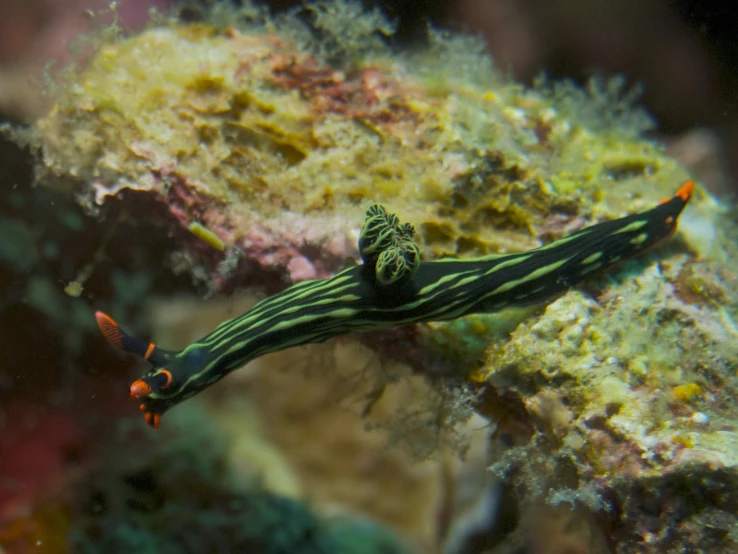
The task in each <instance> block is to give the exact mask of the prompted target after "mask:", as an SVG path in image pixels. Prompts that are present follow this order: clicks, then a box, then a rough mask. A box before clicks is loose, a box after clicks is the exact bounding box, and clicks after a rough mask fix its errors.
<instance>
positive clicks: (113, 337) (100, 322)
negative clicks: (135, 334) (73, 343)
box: [95, 311, 123, 349]
mask: <svg viewBox="0 0 738 554" xmlns="http://www.w3.org/2000/svg"><path fill="white" fill-rule="evenodd" d="M95 320H96V321H97V326H98V327H99V328H100V331H101V332H102V334H103V336H104V337H105V338H106V339H107V340H108V342H109V343H110V344H112V345H113V346H116V347H118V348H120V349H123V332H122V331H121V330H120V326H119V325H118V324H117V323H116V322H115V320H114V319H113V318H112V317H110V316H109V315H108V314H105V313H103V312H100V311H97V312H95Z"/></svg>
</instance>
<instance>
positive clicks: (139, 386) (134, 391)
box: [131, 379, 151, 398]
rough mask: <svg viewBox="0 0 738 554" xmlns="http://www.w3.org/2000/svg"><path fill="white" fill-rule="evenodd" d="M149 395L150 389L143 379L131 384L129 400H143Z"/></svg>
mask: <svg viewBox="0 0 738 554" xmlns="http://www.w3.org/2000/svg"><path fill="white" fill-rule="evenodd" d="M150 394H151V387H150V386H149V384H148V383H146V381H144V380H143V379H137V380H136V381H134V382H133V383H131V398H143V397H144V396H148V395H150Z"/></svg>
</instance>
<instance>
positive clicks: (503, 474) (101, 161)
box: [29, 2, 738, 552]
mask: <svg viewBox="0 0 738 554" xmlns="http://www.w3.org/2000/svg"><path fill="white" fill-rule="evenodd" d="M301 9H302V10H304V11H303V13H302V15H303V16H305V14H307V17H302V18H298V17H296V16H295V15H294V14H293V15H290V16H283V17H280V18H276V19H273V18H269V17H268V16H266V15H265V14H264V13H263V12H261V11H260V10H257V9H255V8H253V7H250V6H247V7H246V8H244V9H243V10H242V11H240V12H233V13H232V14H231V15H230V17H231V20H230V21H233V22H234V23H233V24H230V23H227V24H223V21H228V19H227V18H226V19H223V17H224V16H223V13H219V17H218V18H217V19H208V18H207V17H206V18H205V19H204V20H203V21H202V22H198V23H193V24H184V23H181V22H179V21H176V20H175V19H171V20H169V19H160V20H157V21H156V22H155V23H153V24H152V25H151V26H150V28H148V29H146V30H144V31H142V32H140V33H138V34H135V35H131V36H122V35H119V36H115V37H107V38H106V40H105V41H103V42H102V43H100V44H98V45H97V47H96V50H95V52H94V55H93V56H92V58H91V59H90V61H89V63H88V64H87V65H86V66H85V68H84V69H82V70H80V71H79V72H78V73H73V74H70V75H69V76H67V77H66V84H62V85H60V87H59V89H58V90H57V91H56V103H55V105H54V107H53V108H52V109H51V110H50V112H49V113H48V114H47V115H46V116H45V117H44V118H42V119H41V120H39V121H38V122H37V124H36V125H35V126H34V128H33V130H32V132H31V136H30V139H29V140H30V142H31V144H32V145H33V146H34V147H35V148H36V149H37V151H38V153H39V157H38V167H37V176H38V177H37V178H38V181H39V182H40V183H42V184H44V185H45V186H49V187H53V188H55V189H57V190H62V191H68V192H70V193H74V194H75V195H76V197H77V198H78V199H79V201H80V202H81V203H82V204H83V205H84V206H85V207H86V208H87V209H88V210H89V212H90V213H92V214H94V215H96V216H98V217H102V216H106V215H107V214H108V213H111V211H115V212H125V213H126V214H127V218H129V219H130V220H132V221H134V222H135V221H146V222H147V223H150V222H152V221H154V222H157V223H158V228H159V229H160V232H153V233H152V236H151V243H152V246H151V247H152V248H157V249H161V250H162V251H164V252H169V259H164V260H162V264H163V266H165V267H164V269H163V270H168V269H167V268H171V269H172V270H175V271H179V272H182V271H186V272H189V273H191V274H192V275H193V277H196V278H197V279H199V280H200V281H204V282H206V283H207V286H208V288H209V289H210V292H222V291H231V290H233V289H235V288H237V287H238V288H245V287H248V286H262V287H265V288H266V290H267V291H268V292H270V293H271V292H276V291H278V290H280V289H282V288H284V287H286V286H287V285H289V284H290V283H293V282H297V281H301V280H305V279H312V278H324V277H329V276H331V275H333V274H334V273H335V272H336V271H337V270H338V269H340V268H341V267H343V265H344V264H345V263H346V261H347V259H349V258H352V257H353V258H356V257H357V254H358V252H357V250H356V240H357V238H358V232H359V225H360V223H361V221H362V216H363V213H364V211H365V210H366V208H367V207H368V206H369V205H370V204H372V203H375V202H379V203H382V204H384V205H385V206H387V208H388V209H389V211H391V212H397V214H398V216H399V217H400V219H401V220H402V221H408V222H412V223H413V224H414V226H415V229H416V231H417V237H418V241H419V243H420V250H421V255H422V256H423V258H424V259H426V260H431V259H434V258H436V257H459V258H469V257H475V256H480V255H485V254H494V253H510V252H518V251H524V250H528V249H531V248H534V247H537V246H541V245H543V244H548V243H550V242H551V241H552V240H554V239H557V238H561V237H563V236H565V235H567V234H569V233H571V232H574V231H576V230H579V229H581V228H584V227H586V226H588V225H591V224H594V223H597V222H601V221H604V220H608V219H614V218H617V217H621V216H623V215H625V214H627V213H636V212H639V211H642V210H644V209H646V208H648V207H650V206H652V205H655V204H656V203H657V202H658V201H659V200H660V199H661V198H663V197H668V196H670V195H671V194H672V193H673V191H674V190H675V189H676V188H677V186H678V185H679V184H681V183H682V182H684V181H686V180H687V179H688V175H687V174H686V171H685V170H684V168H682V167H681V166H679V165H678V164H677V162H675V161H674V160H672V159H670V158H668V157H667V156H666V155H665V154H664V151H663V149H662V148H661V147H660V146H659V145H657V144H655V143H654V142H652V141H650V140H646V139H645V138H643V137H642V136H641V133H642V132H643V131H644V130H645V129H647V128H648V125H649V121H648V118H647V117H646V116H645V115H644V114H642V113H640V112H639V111H638V110H635V109H633V108H631V107H630V106H629V105H627V106H626V104H629V102H630V100H631V98H630V93H629V92H628V91H626V90H625V89H624V87H623V82H622V81H621V80H617V79H615V80H610V81H605V80H593V81H592V82H591V84H590V86H589V88H588V89H587V90H586V91H584V90H580V89H577V88H576V87H574V86H573V85H553V86H549V85H547V84H540V85H537V86H536V87H534V88H526V87H523V86H521V85H519V84H515V83H512V82H509V81H508V80H506V79H504V78H503V77H502V76H501V74H499V73H498V72H497V71H496V70H495V69H494V68H493V67H492V64H491V61H490V60H489V58H488V57H487V56H486V55H485V54H484V53H483V50H484V46H483V44H481V43H480V42H479V41H477V40H475V39H471V38H468V37H461V36H452V35H447V34H445V33H440V32H435V31H432V32H431V33H430V44H429V46H428V47H427V48H426V49H424V50H423V51H419V52H415V53H412V54H411V53H397V52H395V51H393V50H392V49H390V48H389V47H388V46H386V45H385V42H384V41H383V40H381V37H382V36H386V35H387V34H388V33H391V32H392V28H391V25H389V23H388V22H387V21H386V20H385V19H384V18H383V17H382V16H381V15H379V14H378V13H368V14H363V13H360V12H361V10H360V9H359V8H358V7H357V5H355V4H353V3H347V2H321V3H317V4H314V5H309V6H306V7H304V8H301ZM348 21H350V23H347V22H348ZM306 22H307V23H306ZM317 37H320V39H318V38H317ZM680 229H681V232H680V233H679V234H678V235H677V238H676V239H675V240H673V241H671V242H670V243H668V244H667V245H665V246H663V247H660V248H659V250H658V252H657V253H655V254H654V255H653V256H648V257H645V258H642V259H641V260H639V261H635V262H629V263H627V264H624V265H623V266H622V269H621V271H620V272H618V273H617V274H613V275H609V276H604V277H594V278H593V279H592V280H591V281H590V282H589V283H588V284H587V286H586V287H585V290H578V291H572V292H569V293H567V294H565V295H563V296H562V297H561V298H560V299H558V300H557V301H555V302H553V303H552V304H550V305H549V306H548V307H544V308H538V309H533V310H526V311H525V312H522V313H512V312H508V313H503V314H495V315H490V316H487V315H483V316H472V317H471V318H468V319H465V320H459V321H456V322H452V323H448V324H446V323H439V324H432V325H426V326H421V327H418V328H416V329H415V331H412V332H413V333H415V334H414V335H412V340H413V341H415V342H413V343H412V344H411V345H409V346H408V344H409V343H406V342H403V341H404V340H405V339H407V338H408V337H410V334H409V332H408V331H406V330H400V331H398V330H393V331H388V332H387V333H386V334H383V335H381V336H380V337H377V336H372V337H371V338H369V339H364V342H365V344H368V345H370V346H373V347H375V349H376V350H377V351H378V352H379V353H380V354H381V355H382V356H387V357H392V358H395V359H400V360H403V361H405V362H407V363H408V364H410V365H411V366H412V367H413V369H416V370H419V371H421V372H424V373H425V374H427V375H431V376H432V377H433V383H434V386H439V387H446V386H449V385H448V384H447V383H446V382H445V381H444V378H445V377H449V376H452V377H453V379H454V381H453V382H454V386H460V387H461V388H463V390H465V391H477V392H479V391H481V392H479V394H478V395H476V396H475V397H474V398H473V399H471V400H470V401H469V402H466V403H464V405H465V406H469V405H474V406H475V408H476V409H477V411H478V412H479V413H481V414H483V415H487V416H488V417H489V418H490V419H491V420H492V421H493V422H498V423H499V422H501V421H505V422H506V423H505V425H502V424H500V430H499V433H498V435H497V436H498V438H499V437H500V436H501V435H503V436H504V437H502V438H501V439H500V440H499V442H500V444H499V445H498V446H499V447H498V448H496V449H495V451H496V452H499V454H498V455H497V457H496V458H494V459H492V460H490V462H491V463H492V468H493V470H494V473H495V474H496V475H499V476H500V478H502V479H504V480H506V482H508V483H514V484H516V485H518V487H517V491H518V494H519V499H518V500H519V501H520V503H521V506H528V507H531V506H536V505H540V504H545V503H546V502H548V503H552V504H557V505H558V504H562V503H563V504H566V503H573V504H577V506H578V509H583V508H587V509H589V510H591V511H593V512H596V513H597V514H598V518H599V519H600V520H602V521H604V522H605V523H604V524H603V527H604V528H605V530H606V534H608V536H611V537H612V543H613V544H614V545H615V546H614V549H615V551H617V552H630V551H634V550H638V551H640V552H666V551H674V552H676V551H678V549H679V548H681V547H682V546H685V545H701V546H700V547H702V548H710V549H712V550H711V551H715V552H717V551H719V549H720V548H724V549H727V548H729V547H730V545H733V544H736V543H738V537H735V536H734V534H735V531H734V530H731V529H734V528H735V524H736V522H735V516H734V510H732V508H731V507H732V506H734V505H735V503H736V501H738V497H736V495H735V494H734V493H733V492H732V491H733V490H735V489H736V487H735V485H736V484H737V483H738V481H737V480H736V478H737V477H738V474H737V473H736V468H737V466H738V414H736V412H735V408H734V402H733V401H732V399H733V398H735V396H736V393H738V390H736V378H737V377H736V375H735V372H736V369H735V368H736V367H738V349H736V348H735V347H734V346H733V345H734V344H738V340H737V339H738V325H736V323H735V320H736V317H738V296H737V294H738V293H736V291H738V286H736V285H737V284H738V283H736V280H735V277H734V276H735V275H738V267H736V264H738V261H736V260H738V256H737V255H736V254H738V253H737V252H736V246H735V240H734V238H735V236H736V235H738V233H737V232H736V222H735V221H734V220H732V219H731V218H730V216H729V214H727V213H725V211H724V210H723V209H722V208H721V207H720V205H719V204H718V203H717V202H716V201H715V200H714V199H712V198H711V197H709V195H708V194H707V193H705V192H704V191H703V190H702V189H700V188H699V187H698V189H697V191H696V194H695V198H694V200H693V203H692V204H691V205H690V207H689V208H688V210H687V212H685V214H684V215H683V219H682V225H681V227H680ZM731 237H732V240H731ZM109 255H111V256H114V253H112V254H111V253H109ZM359 338H360V337H359ZM393 341H394V342H393ZM429 353H430V354H429ZM460 383H461V385H460ZM485 391H486V392H485ZM503 399H504V402H503ZM447 416H448V414H447ZM441 419H442V418H441ZM452 419H453V417H451V416H448V417H447V420H452ZM295 425H299V423H298V422H295ZM516 430H523V431H521V432H519V433H518V432H516ZM502 439H504V441H503V440H502ZM508 439H509V440H508ZM505 441H507V442H505ZM510 443H512V445H513V446H512V447H510V448H503V446H502V445H503V444H507V445H509V444H510ZM325 448H326V449H327V450H330V448H329V446H327V445H326V446H325ZM685 488H686V490H689V491H690V494H692V495H693V496H697V497H699V498H700V499H702V500H700V502H696V503H692V504H689V503H687V501H686V500H684V497H683V496H681V495H680V494H681V493H680V491H683V490H685ZM646 500H647V501H648V503H649V504H648V505H649V506H651V507H652V509H651V511H647V510H646V509H645V508H642V507H640V506H641V504H642V502H645V501H646ZM685 503H686V504H685ZM687 504H689V505H687ZM675 506H676V507H675ZM600 516H601V517H600ZM677 526H678V528H679V531H678V532H677V531H675V528H676V527H677ZM705 528H709V529H711V531H710V532H705V533H703V532H702V531H703V530H704V529H705ZM669 549H671V550H669Z"/></svg>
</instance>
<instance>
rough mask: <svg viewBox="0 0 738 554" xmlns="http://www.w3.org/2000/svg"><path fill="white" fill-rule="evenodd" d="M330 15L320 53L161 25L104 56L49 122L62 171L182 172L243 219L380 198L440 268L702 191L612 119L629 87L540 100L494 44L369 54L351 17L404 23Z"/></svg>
mask: <svg viewBox="0 0 738 554" xmlns="http://www.w3.org/2000/svg"><path fill="white" fill-rule="evenodd" d="M321 5H322V6H323V10H317V11H318V12H319V13H320V14H321V17H322V20H321V22H322V23H321V24H322V25H323V27H324V29H323V31H324V33H323V34H324V35H325V36H327V37H328V38H327V39H326V40H323V41H322V42H320V43H316V42H315V40H314V39H313V43H315V44H306V42H309V41H307V40H303V39H302V37H306V36H311V35H310V34H309V33H308V32H307V31H306V30H305V29H304V26H302V27H301V26H300V24H299V23H298V22H297V20H296V19H295V18H289V17H285V18H283V19H281V20H279V21H276V22H275V21H268V20H266V21H264V22H263V23H252V24H251V25H247V26H241V27H240V28H236V27H228V26H222V25H221V26H215V25H210V24H208V23H200V24H191V25H185V24H180V23H176V22H167V23H163V22H161V21H160V22H159V23H158V24H157V25H156V26H154V27H152V28H149V29H147V30H145V31H143V32H141V33H139V34H136V35H133V36H130V37H119V38H117V39H115V40H109V41H108V42H105V43H103V44H101V45H99V47H98V48H97V51H96V52H95V55H94V56H93V58H92V59H91V61H90V63H89V64H88V65H87V67H86V68H85V69H84V70H83V71H81V72H80V73H79V74H78V75H76V76H75V77H74V80H73V83H72V84H71V85H69V86H67V87H64V88H62V89H61V90H60V91H59V95H58V100H57V103H56V104H55V106H54V108H53V109H52V110H51V112H50V113H49V114H48V115H47V116H46V117H44V118H43V119H42V120H40V121H39V122H38V124H37V126H36V133H37V137H36V140H37V143H38V144H39V145H40V149H41V152H42V154H43V166H44V169H45V170H46V171H45V174H46V175H47V176H48V175H49V173H53V174H55V175H57V176H59V177H61V182H64V183H65V184H66V185H67V186H70V185H71V186H72V187H73V188H75V189H76V190H85V189H86V188H87V187H89V185H90V183H92V182H99V183H102V184H103V185H105V186H108V187H115V186H116V185H117V186H134V185H132V184H133V183H135V187H136V188H139V189H140V188H146V187H160V188H165V187H166V186H167V183H166V179H162V180H159V179H154V178H153V177H152V173H157V175H158V173H160V172H162V171H163V172H165V173H166V172H176V174H177V175H179V176H182V177H184V178H185V179H186V180H187V182H188V184H189V186H191V187H193V188H195V189H196V190H197V191H199V192H200V193H202V194H204V195H206V196H208V197H212V198H214V199H218V200H224V201H225V202H226V203H227V204H228V206H229V210H230V212H232V213H234V214H240V213H244V212H249V213H250V212H257V213H259V214H262V215H264V216H275V215H277V214H279V213H280V211H283V210H291V211H295V212H297V213H303V214H305V213H306V214H311V213H321V214H334V213H340V214H342V215H345V216H347V217H351V218H353V220H354V221H356V222H357V224H358V223H359V222H360V220H361V213H362V211H363V209H364V208H365V207H366V206H367V205H368V204H369V203H371V202H377V201H378V202H382V203H384V204H386V205H387V206H388V207H390V208H391V209H393V210H396V211H398V212H400V215H401V217H402V218H403V219H405V220H408V221H413V222H414V223H415V224H416V227H417V228H418V229H419V230H420V231H421V235H422V239H424V241H425V243H426V249H425V253H426V255H427V256H434V255H441V254H443V255H464V256H465V255H475V254H485V253H490V252H500V251H512V250H520V249H523V248H528V247H531V246H535V245H536V244H539V240H538V238H537V235H538V234H539V233H540V232H541V231H542V230H546V231H551V233H552V234H553V235H558V234H561V230H560V229H557V228H556V225H555V221H553V220H552V219H551V214H552V213H561V214H565V215H567V216H572V217H573V216H577V217H581V218H583V222H589V221H590V220H600V219H603V218H607V217H613V216H618V215H622V214H624V213H625V212H627V211H633V210H637V209H641V208H644V207H646V206H648V205H650V204H651V203H653V202H654V201H657V200H658V199H659V198H661V197H663V196H665V195H668V194H669V193H671V192H672V191H673V190H674V188H675V187H676V186H677V185H678V184H679V183H680V182H682V181H683V180H684V179H685V178H686V173H685V171H684V170H683V169H682V168H681V167H679V166H678V165H677V164H676V163H675V162H674V161H673V160H671V159H669V158H667V157H666V156H665V155H664V153H663V150H662V149H661V147H660V146H659V145H657V144H655V143H653V142H651V141H648V140H645V139H642V138H640V137H639V136H638V134H637V130H638V129H640V127H639V126H642V125H643V121H642V120H640V119H639V118H638V116H637V115H635V116H633V117H620V118H618V117H616V116H615V115H613V114H615V113H618V112H619V111H620V110H619V108H620V106H619V105H616V102H617V101H618V99H619V97H622V96H623V94H622V90H621V87H620V85H619V82H618V81H613V82H612V83H610V84H608V83H606V82H601V81H594V82H593V83H594V84H593V85H592V87H591V89H590V91H589V92H582V91H578V90H577V89H575V88H573V87H569V88H566V87H561V86H560V87H558V88H557V89H556V90H555V91H554V92H549V91H548V89H545V90H544V89H539V90H536V89H526V88H523V87H521V86H520V85H517V84H515V83H512V82H510V81H507V80H505V79H502V78H501V77H500V76H499V75H498V74H497V73H496V72H495V71H494V70H493V69H492V67H491V64H490V61H489V59H488V58H487V57H486V55H485V54H484V53H483V45H482V44H481V43H480V42H479V41H476V40H473V39H470V38H467V37H453V36H447V35H443V34H440V33H436V34H433V35H432V41H431V42H432V44H431V46H430V47H429V49H428V50H427V51H425V52H422V53H418V54H413V55H410V54H407V55H395V54H392V53H390V51H389V50H388V49H386V48H385V49H382V48H381V47H380V46H379V45H380V44H381V43H376V44H373V48H371V49H368V48H367V49H364V50H361V49H358V48H356V47H355V44H354V43H351V42H350V37H351V32H352V30H351V26H348V27H346V26H345V25H341V24H340V22H341V21H343V20H344V19H345V15H346V13H349V15H350V16H351V17H352V18H354V20H355V21H357V23H355V25H356V27H357V29H359V30H358V31H356V32H357V33H359V32H361V33H363V34H362V36H365V35H366V36H370V35H371V33H369V32H368V31H367V30H366V29H364V28H363V27H362V26H361V25H359V24H358V22H364V23H365V24H369V23H371V24H373V25H377V26H379V27H380V29H381V30H382V31H383V32H385V33H386V32H388V30H389V29H390V27H388V26H387V24H386V23H384V22H382V21H381V20H379V19H377V16H376V15H372V16H369V15H366V16H364V17H365V18H366V19H362V18H361V17H362V16H360V15H355V14H354V11H355V10H356V5H354V4H351V3H344V2H336V3H324V4H321ZM325 6H329V7H330V9H328V8H326V7H325ZM352 10H353V11H352ZM223 17H224V16H223V14H222V13H221V14H220V19H219V21H220V22H221V23H222V21H223ZM342 18H343V19H342ZM356 18H358V19H356ZM364 26H366V25H364ZM297 28H302V31H303V32H302V34H300V33H299V32H296V31H295V29H297ZM339 30H340V31H339ZM344 35H345V36H344ZM316 44H319V47H318V46H316ZM309 46H312V47H313V51H312V52H311V51H309V50H306V48H307V47H309ZM342 49H344V50H346V51H347V52H348V54H347V52H345V51H343V50H342ZM341 54H345V55H344V56H343V57H342V56H341ZM321 56H322V57H321ZM347 56H348V57H350V60H351V63H350V64H348V65H347V64H346V63H344V64H343V65H341V66H339V67H331V66H330V65H328V63H327V62H326V60H327V59H329V60H334V59H345V58H346V57H347ZM575 91H576V92H575ZM608 106H611V108H610V109H607V107H608ZM616 108H618V109H616ZM622 111H624V112H625V113H626V114H629V115H632V114H636V112H633V111H630V112H629V111H627V110H622ZM562 114H563V115H562ZM634 118H635V119H634ZM634 121H636V122H637V123H634ZM634 129H636V132H634ZM116 190H117V189H116Z"/></svg>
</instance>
